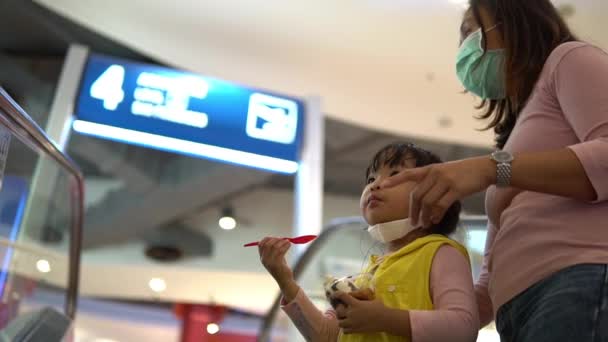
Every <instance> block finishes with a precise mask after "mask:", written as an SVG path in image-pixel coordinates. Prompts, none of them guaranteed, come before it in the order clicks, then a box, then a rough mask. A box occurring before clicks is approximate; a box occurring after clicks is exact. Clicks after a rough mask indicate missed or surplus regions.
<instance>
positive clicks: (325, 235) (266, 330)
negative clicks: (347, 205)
mask: <svg viewBox="0 0 608 342" xmlns="http://www.w3.org/2000/svg"><path fill="white" fill-rule="evenodd" d="M353 225H361V226H362V227H364V226H366V223H365V221H364V220H363V219H362V218H361V217H360V216H356V217H342V218H337V219H334V220H332V221H330V222H329V224H327V225H326V226H325V227H323V230H322V231H321V234H319V236H318V237H317V238H316V239H315V240H314V241H313V242H311V243H310V245H308V248H307V249H306V250H305V251H304V253H302V255H301V256H300V257H299V258H298V260H297V261H296V263H295V265H294V267H293V276H294V278H295V279H296V280H298V279H299V278H300V276H301V275H302V273H303V272H304V270H305V269H306V267H307V266H308V264H309V263H310V261H311V260H312V259H313V257H314V256H315V254H316V253H317V252H318V251H319V249H320V248H321V247H322V246H323V244H324V243H325V242H326V241H327V240H328V239H329V238H330V237H331V236H332V235H334V234H335V233H337V232H338V231H341V230H343V229H347V228H349V229H352V226H353ZM362 229H363V228H362ZM281 298H282V295H281V294H280V293H279V295H278V296H277V298H276V299H275V301H274V303H273V304H272V306H271V308H270V310H268V313H267V314H266V315H265V316H264V318H263V320H262V324H261V328H260V333H259V334H258V342H268V341H270V332H271V330H272V329H271V327H272V323H273V321H274V318H275V316H276V314H277V312H278V311H279V308H280V306H281Z"/></svg>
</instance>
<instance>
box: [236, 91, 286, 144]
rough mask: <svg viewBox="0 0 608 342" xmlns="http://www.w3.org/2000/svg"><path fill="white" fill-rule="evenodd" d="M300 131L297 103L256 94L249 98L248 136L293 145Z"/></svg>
mask: <svg viewBox="0 0 608 342" xmlns="http://www.w3.org/2000/svg"><path fill="white" fill-rule="evenodd" d="M297 129H298V105H297V104H296V102H295V101H292V100H287V99H283V98H279V97H275V96H270V95H265V94H260V93H254V94H252V95H251V97H250V98H249V110H248V112H247V128H246V131H247V135H248V136H250V137H252V138H254V139H259V140H267V141H272V142H276V143H280V144H286V145H289V144H292V143H293V142H294V141H295V139H296V134H297Z"/></svg>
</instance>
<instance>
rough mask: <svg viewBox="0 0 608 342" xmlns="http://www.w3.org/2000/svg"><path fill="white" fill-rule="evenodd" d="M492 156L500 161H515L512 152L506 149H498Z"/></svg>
mask: <svg viewBox="0 0 608 342" xmlns="http://www.w3.org/2000/svg"><path fill="white" fill-rule="evenodd" d="M492 158H493V159H494V160H496V161H497V162H498V163H509V162H512V161H513V156H512V155H511V153H509V152H506V151H496V152H494V153H492Z"/></svg>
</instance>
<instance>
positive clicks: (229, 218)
mask: <svg viewBox="0 0 608 342" xmlns="http://www.w3.org/2000/svg"><path fill="white" fill-rule="evenodd" d="M219 225H220V228H222V229H224V230H232V229H234V228H236V225H237V223H236V219H235V218H234V211H233V210H232V208H231V207H225V208H224V209H222V216H221V217H220V220H219Z"/></svg>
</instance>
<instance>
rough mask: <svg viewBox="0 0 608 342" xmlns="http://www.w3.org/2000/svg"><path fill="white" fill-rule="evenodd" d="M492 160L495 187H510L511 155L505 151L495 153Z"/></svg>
mask: <svg viewBox="0 0 608 342" xmlns="http://www.w3.org/2000/svg"><path fill="white" fill-rule="evenodd" d="M492 160H494V161H495V162H496V186H498V187H501V188H502V187H507V186H509V185H511V162H512V161H513V155H512V154H511V153H509V152H507V151H496V152H494V153H492Z"/></svg>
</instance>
